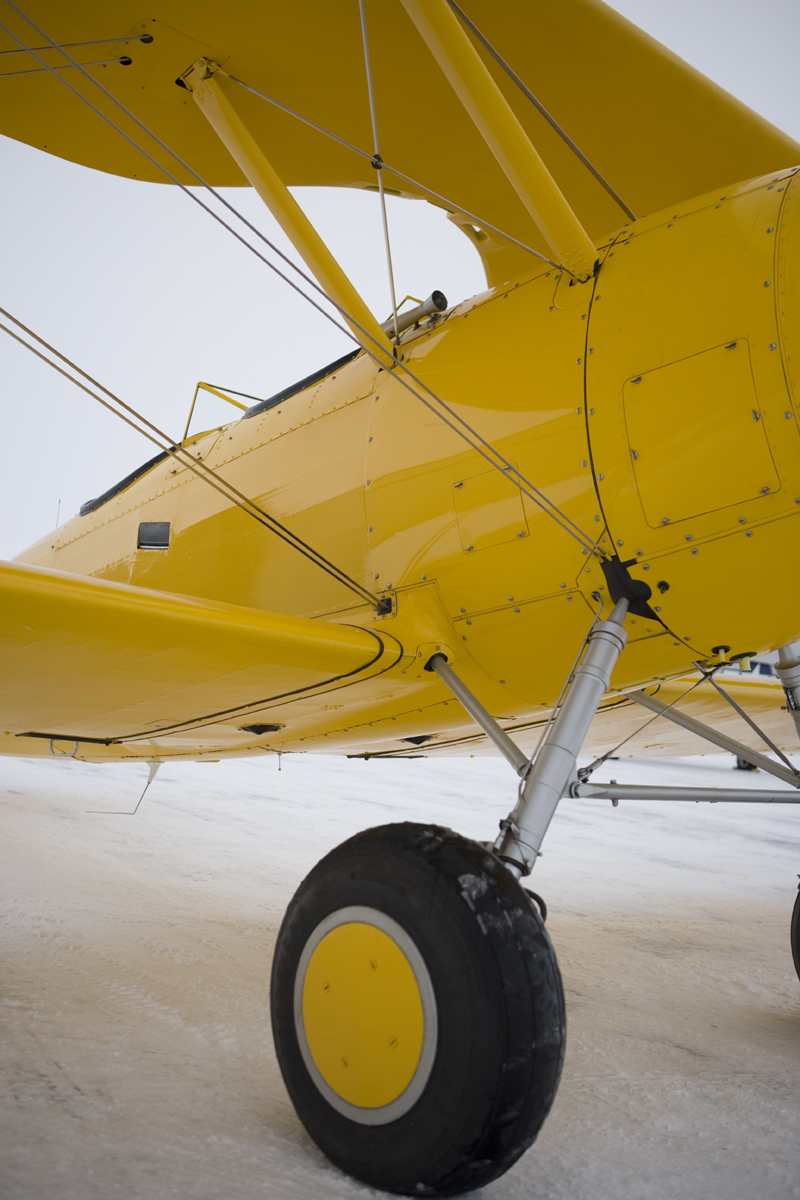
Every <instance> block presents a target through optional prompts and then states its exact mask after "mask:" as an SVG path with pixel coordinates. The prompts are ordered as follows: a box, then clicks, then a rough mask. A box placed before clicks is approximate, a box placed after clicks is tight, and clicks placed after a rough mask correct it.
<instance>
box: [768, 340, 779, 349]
mask: <svg viewBox="0 0 800 1200" xmlns="http://www.w3.org/2000/svg"><path fill="white" fill-rule="evenodd" d="M769 348H770V350H777V349H778V343H777V342H770V344H769Z"/></svg>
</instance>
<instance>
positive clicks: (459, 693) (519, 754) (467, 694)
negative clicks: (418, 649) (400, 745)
mask: <svg viewBox="0 0 800 1200" xmlns="http://www.w3.org/2000/svg"><path fill="white" fill-rule="evenodd" d="M427 669H429V670H431V671H435V672H436V674H437V675H438V676H439V678H440V679H442V680H443V681H444V682H445V683H446V684H447V686H448V687H449V688H450V691H451V692H452V693H453V695H454V696H455V698H456V700H458V701H459V703H460V704H461V705H462V706H463V707H464V708H465V709H466V710H467V712H468V713H469V715H470V716H471V717H472V719H473V721H474V722H475V724H476V725H479V726H480V728H481V729H482V730H483V732H484V733H485V734H486V736H487V737H488V738H489V740H490V741H491V742H494V744H495V746H497V749H498V750H499V751H500V753H501V754H502V756H503V758H505V759H507V760H508V762H510V763H511V765H512V767H513V768H514V770H515V771H516V772H517V774H518V775H522V776H524V775H525V774H526V773H527V771H528V767H529V766H530V762H529V761H528V756H527V754H525V752H524V751H522V750H520V748H519V746H518V745H517V744H516V742H512V740H511V738H510V737H509V736H508V734H507V733H506V731H505V730H504V729H503V728H502V727H501V726H500V725H498V724H497V721H495V719H494V717H493V716H492V715H491V713H488V712H487V711H486V709H485V708H484V707H483V705H482V704H481V702H480V700H477V699H476V698H475V696H473V694H472V692H471V691H470V690H469V688H468V687H467V686H466V685H465V684H463V683H462V682H461V680H460V679H459V678H458V676H457V675H456V673H455V671H454V670H453V668H452V667H451V666H450V664H449V663H448V661H447V659H446V658H445V656H444V655H443V654H434V656H433V658H432V659H430V661H429V662H428V663H427Z"/></svg>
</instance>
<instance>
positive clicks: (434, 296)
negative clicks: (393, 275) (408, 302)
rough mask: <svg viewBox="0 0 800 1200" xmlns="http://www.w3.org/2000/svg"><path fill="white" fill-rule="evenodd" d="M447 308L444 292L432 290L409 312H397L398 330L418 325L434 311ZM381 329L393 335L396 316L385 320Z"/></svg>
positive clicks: (437, 311)
mask: <svg viewBox="0 0 800 1200" xmlns="http://www.w3.org/2000/svg"><path fill="white" fill-rule="evenodd" d="M446 308H447V297H446V296H445V294H444V292H431V294H430V296H428V299H427V300H423V302H422V304H418V305H417V307H416V308H409V310H408V312H403V313H398V314H397V331H398V333H402V332H403V331H404V330H406V329H410V327H411V326H412V325H416V324H417V323H418V322H419V321H421V320H422V318H423V317H429V316H431V314H432V313H440V312H444V310H445V309H446ZM381 329H382V330H383V331H384V333H388V334H389V336H391V335H392V334H393V333H394V317H389V320H388V321H384V322H383V323H382V324H381Z"/></svg>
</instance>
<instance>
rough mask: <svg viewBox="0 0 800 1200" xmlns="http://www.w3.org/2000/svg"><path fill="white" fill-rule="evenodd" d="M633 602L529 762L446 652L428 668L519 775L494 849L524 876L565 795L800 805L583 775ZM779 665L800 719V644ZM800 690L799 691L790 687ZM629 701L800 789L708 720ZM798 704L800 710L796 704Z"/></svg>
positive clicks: (614, 622) (646, 700)
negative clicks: (583, 755)
mask: <svg viewBox="0 0 800 1200" xmlns="http://www.w3.org/2000/svg"><path fill="white" fill-rule="evenodd" d="M627 611H628V601H627V600H620V601H618V603H617V604H616V606H615V607H614V610H613V612H612V613H611V616H610V617H609V618H608V620H607V621H601V622H599V623H598V624H597V625H595V627H594V629H593V630H592V632H591V633H590V635H589V637H588V638H587V641H586V652H585V653H584V655H583V657H582V659H581V660H580V662H579V663H578V665H577V666H576V667H575V669H574V673H573V677H572V682H571V683H570V685H569V689H568V691H567V694H566V699H565V700H564V703H563V704H562V705H561V707H560V709H558V711H557V713H556V715H555V717H554V718H553V720H552V724H551V725H550V728H549V731H548V733H547V734H546V736H545V740H544V742H543V744H542V745H541V748H540V749H539V751H538V753H536V754H535V756H534V758H533V759H532V760H531V759H528V757H527V756H526V755H525V753H524V752H523V751H522V750H520V748H519V747H518V746H517V745H516V743H515V742H514V741H512V739H511V738H510V737H509V736H508V734H507V733H506V731H505V730H504V729H502V728H501V726H500V725H499V724H498V723H497V721H496V720H495V719H494V717H493V716H491V714H490V713H488V712H487V711H486V709H485V708H484V707H483V705H482V704H481V703H480V701H479V700H478V699H477V698H476V697H475V696H473V694H472V692H471V691H470V690H469V688H467V687H466V685H465V684H464V683H463V682H462V681H461V680H460V679H459V677H458V676H457V675H456V673H455V671H454V670H453V668H452V667H451V666H450V665H449V663H448V662H447V659H446V658H445V656H444V655H443V654H435V655H434V656H433V658H431V659H430V660H429V662H428V663H427V669H428V670H431V671H435V672H436V674H437V675H438V676H439V677H440V679H441V680H442V681H443V682H444V683H446V684H447V686H448V687H449V689H450V691H451V692H452V693H453V695H454V696H455V697H456V699H457V700H459V701H460V703H461V704H462V705H463V707H464V708H465V709H466V711H467V712H468V713H469V715H470V716H471V717H472V719H473V720H474V721H475V723H476V725H478V726H479V727H480V728H481V729H482V730H483V732H484V733H485V734H486V736H487V737H488V738H489V739H490V740H491V741H492V742H494V744H495V746H496V747H497V748H498V750H499V751H500V753H501V754H502V755H503V757H504V758H506V759H507V760H508V762H510V763H511V765H512V767H513V768H514V770H515V771H516V772H517V774H518V775H519V776H520V795H519V800H518V802H517V805H516V807H515V809H514V810H513V812H512V813H511V814H510V815H509V816H508V817H507V818H506V820H504V821H501V822H500V836H499V837H498V839H497V841H496V842H495V845H494V849H495V853H496V854H497V855H498V856H499V857H500V858H502V859H503V861H504V862H505V863H506V864H507V865H508V866H509V867H510V868H511V869H512V870H513V871H514V872H515V873H516V874H518V875H519V876H522V875H528V874H530V872H531V870H532V869H533V865H534V863H535V862H536V859H537V857H538V856H539V849H540V846H541V844H542V842H543V840H544V836H545V834H546V832H547V829H548V826H549V825H550V822H551V820H552V819H553V815H554V813H555V811H556V809H557V807H558V805H559V802H560V801H561V800H562V799H563V798H564V797H566V796H571V797H575V798H586V799H596V800H610V801H611V803H612V804H614V805H616V804H618V803H619V801H620V800H678V801H681V800H682V801H694V802H695V803H699V802H700V801H706V802H708V803H710V804H716V803H720V802H723V803H735V804H800V794H798V792H797V791H782V792H772V791H767V790H766V789H765V790H763V791H762V790H758V791H754V790H745V789H743V788H681V787H651V786H638V785H635V784H617V783H616V782H614V781H612V782H611V783H608V784H606V783H599V784H593V783H589V782H588V781H586V780H583V779H581V778H580V777H579V774H578V769H577V758H578V755H579V754H580V752H581V749H582V747H583V743H584V741H585V739H586V735H587V733H588V732H589V726H590V725H591V723H592V721H593V719H594V716H595V714H596V712H597V709H598V707H599V705H600V701H601V700H602V698H603V696H604V695H605V693H606V692H607V691H608V688H609V684H610V681H611V673H612V671H613V670H614V667H615V666H616V663H617V659H618V658H619V656H620V654H621V653H622V651H623V650H624V648H625V644H626V642H627V640H628V635H627V633H626V632H625V629H624V627H623V621H624V620H625V614H626V613H627ZM780 656H781V660H780V665H779V666H778V667H777V668H776V669H777V671H778V674H779V676H780V677H781V682H782V683H783V685H784V688H785V689H786V694H787V699H788V702H789V710H790V712H792V714H793V715H794V716H795V720H800V643H798V644H797V645H795V646H787V647H784V649H783V650H781V651H780ZM790 688H791V689H794V690H793V691H792V695H790V693H789V689H790ZM627 695H629V697H630V699H632V700H636V701H637V702H638V703H639V704H641V705H642V706H643V707H645V708H649V709H650V710H651V711H653V712H655V713H657V714H658V715H659V716H664V717H667V718H669V719H670V720H673V721H675V723H676V724H678V725H681V726H683V728H685V729H689V730H690V731H691V732H692V733H696V734H697V735H698V736H699V737H702V738H704V739H705V740H706V741H709V742H712V743H714V744H715V745H717V746H719V747H720V748H721V749H724V750H729V751H730V752H731V753H734V754H739V755H740V757H746V758H747V759H748V761H752V762H755V763H757V765H758V766H759V767H762V768H763V769H764V770H768V771H770V772H771V773H772V774H773V775H777V776H778V778H780V779H782V780H784V781H785V782H787V783H792V784H793V785H794V786H795V788H796V787H797V786H798V780H797V777H796V776H795V775H794V774H793V773H792V772H791V771H789V770H787V769H785V768H784V767H781V766H780V765H779V764H778V763H775V762H773V761H772V760H771V759H768V758H766V757H765V756H764V755H761V754H758V752H757V751H753V750H750V749H749V748H748V747H746V746H742V745H740V743H738V742H736V741H734V740H733V739H732V738H728V737H726V736H725V735H724V734H721V733H719V732H718V731H717V730H716V729H712V728H710V727H709V726H708V725H704V724H703V723H702V721H697V720H695V719H694V718H693V717H688V716H686V714H685V713H678V712H675V710H674V709H669V711H667V709H668V708H669V706H668V705H666V704H663V703H662V701H660V700H656V699H655V698H654V697H653V696H648V695H647V693H646V692H641V691H638V692H629V693H627ZM793 704H796V707H792V705H793Z"/></svg>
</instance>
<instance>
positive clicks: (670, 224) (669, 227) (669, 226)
mask: <svg viewBox="0 0 800 1200" xmlns="http://www.w3.org/2000/svg"><path fill="white" fill-rule="evenodd" d="M667 229H672V221H670V223H669V225H668V226H667Z"/></svg>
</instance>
